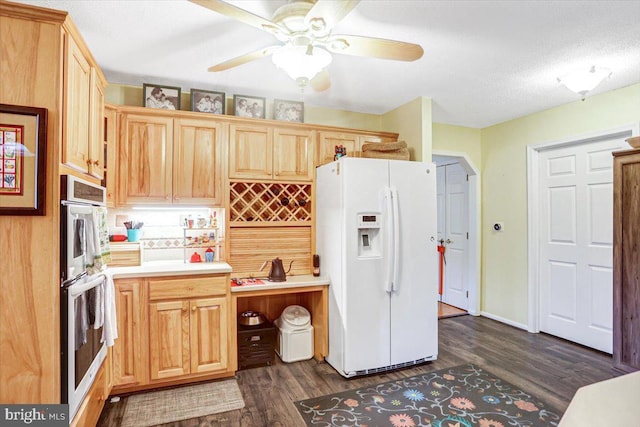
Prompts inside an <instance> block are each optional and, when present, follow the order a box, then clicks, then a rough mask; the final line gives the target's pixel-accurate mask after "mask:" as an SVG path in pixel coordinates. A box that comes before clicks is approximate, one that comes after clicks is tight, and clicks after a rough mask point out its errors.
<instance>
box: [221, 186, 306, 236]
mask: <svg viewBox="0 0 640 427" xmlns="http://www.w3.org/2000/svg"><path fill="white" fill-rule="evenodd" d="M229 184H230V185H229V191H230V198H229V204H230V225H231V226H234V225H235V226H238V225H241V226H247V225H256V226H259V225H267V224H269V225H275V224H274V223H277V224H278V225H308V224H310V223H311V184H308V183H307V184H302V183H299V184H297V183H278V182H247V181H231V182H230V183H229Z"/></svg>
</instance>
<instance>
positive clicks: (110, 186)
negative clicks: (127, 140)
mask: <svg viewBox="0 0 640 427" xmlns="http://www.w3.org/2000/svg"><path fill="white" fill-rule="evenodd" d="M103 138H104V144H105V145H106V148H107V149H106V155H107V157H106V158H105V160H104V163H105V166H104V167H105V172H104V177H105V187H106V188H107V207H110V208H113V207H116V206H117V204H118V202H117V198H116V195H117V188H118V187H117V182H116V178H117V176H118V111H117V110H116V109H115V108H114V107H113V106H111V105H105V106H104V135H103Z"/></svg>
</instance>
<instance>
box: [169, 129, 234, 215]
mask: <svg viewBox="0 0 640 427" xmlns="http://www.w3.org/2000/svg"><path fill="white" fill-rule="evenodd" d="M223 127H224V125H223V124H222V123H216V122H213V121H211V120H188V119H176V120H175V121H174V138H173V141H174V144H173V203H174V204H176V203H177V204H192V205H200V206H207V205H219V204H221V203H222V200H223V197H222V185H221V184H222V173H221V169H222V165H223V163H222V141H223V135H222V134H223Z"/></svg>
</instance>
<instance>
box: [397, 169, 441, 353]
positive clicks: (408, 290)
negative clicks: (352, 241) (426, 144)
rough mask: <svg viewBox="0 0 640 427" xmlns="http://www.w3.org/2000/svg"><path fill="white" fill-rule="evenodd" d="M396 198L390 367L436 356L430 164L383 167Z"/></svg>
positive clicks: (433, 208) (433, 205)
mask: <svg viewBox="0 0 640 427" xmlns="http://www.w3.org/2000/svg"><path fill="white" fill-rule="evenodd" d="M389 176H390V185H391V187H392V188H394V187H395V192H394V193H395V194H396V195H397V203H398V207H397V211H398V215H399V217H398V223H399V224H398V228H399V230H398V231H399V236H398V237H399V245H398V249H399V253H398V256H397V260H398V265H397V270H396V273H395V276H397V282H396V283H395V284H394V291H393V293H392V294H391V364H392V365H396V364H403V363H408V362H412V361H415V360H420V359H424V358H427V359H435V358H436V357H437V354H438V306H437V304H438V302H437V301H438V285H437V282H438V269H437V267H438V264H437V261H438V257H437V254H438V252H437V242H436V234H437V218H436V214H437V212H436V168H435V165H434V164H432V163H421V162H404V161H391V162H389Z"/></svg>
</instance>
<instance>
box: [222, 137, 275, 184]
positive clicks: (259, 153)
mask: <svg viewBox="0 0 640 427" xmlns="http://www.w3.org/2000/svg"><path fill="white" fill-rule="evenodd" d="M272 165H273V129H272V128H269V127H265V126H242V125H230V126H229V178H246V179H270V178H271V177H272V171H273V166H272Z"/></svg>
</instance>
